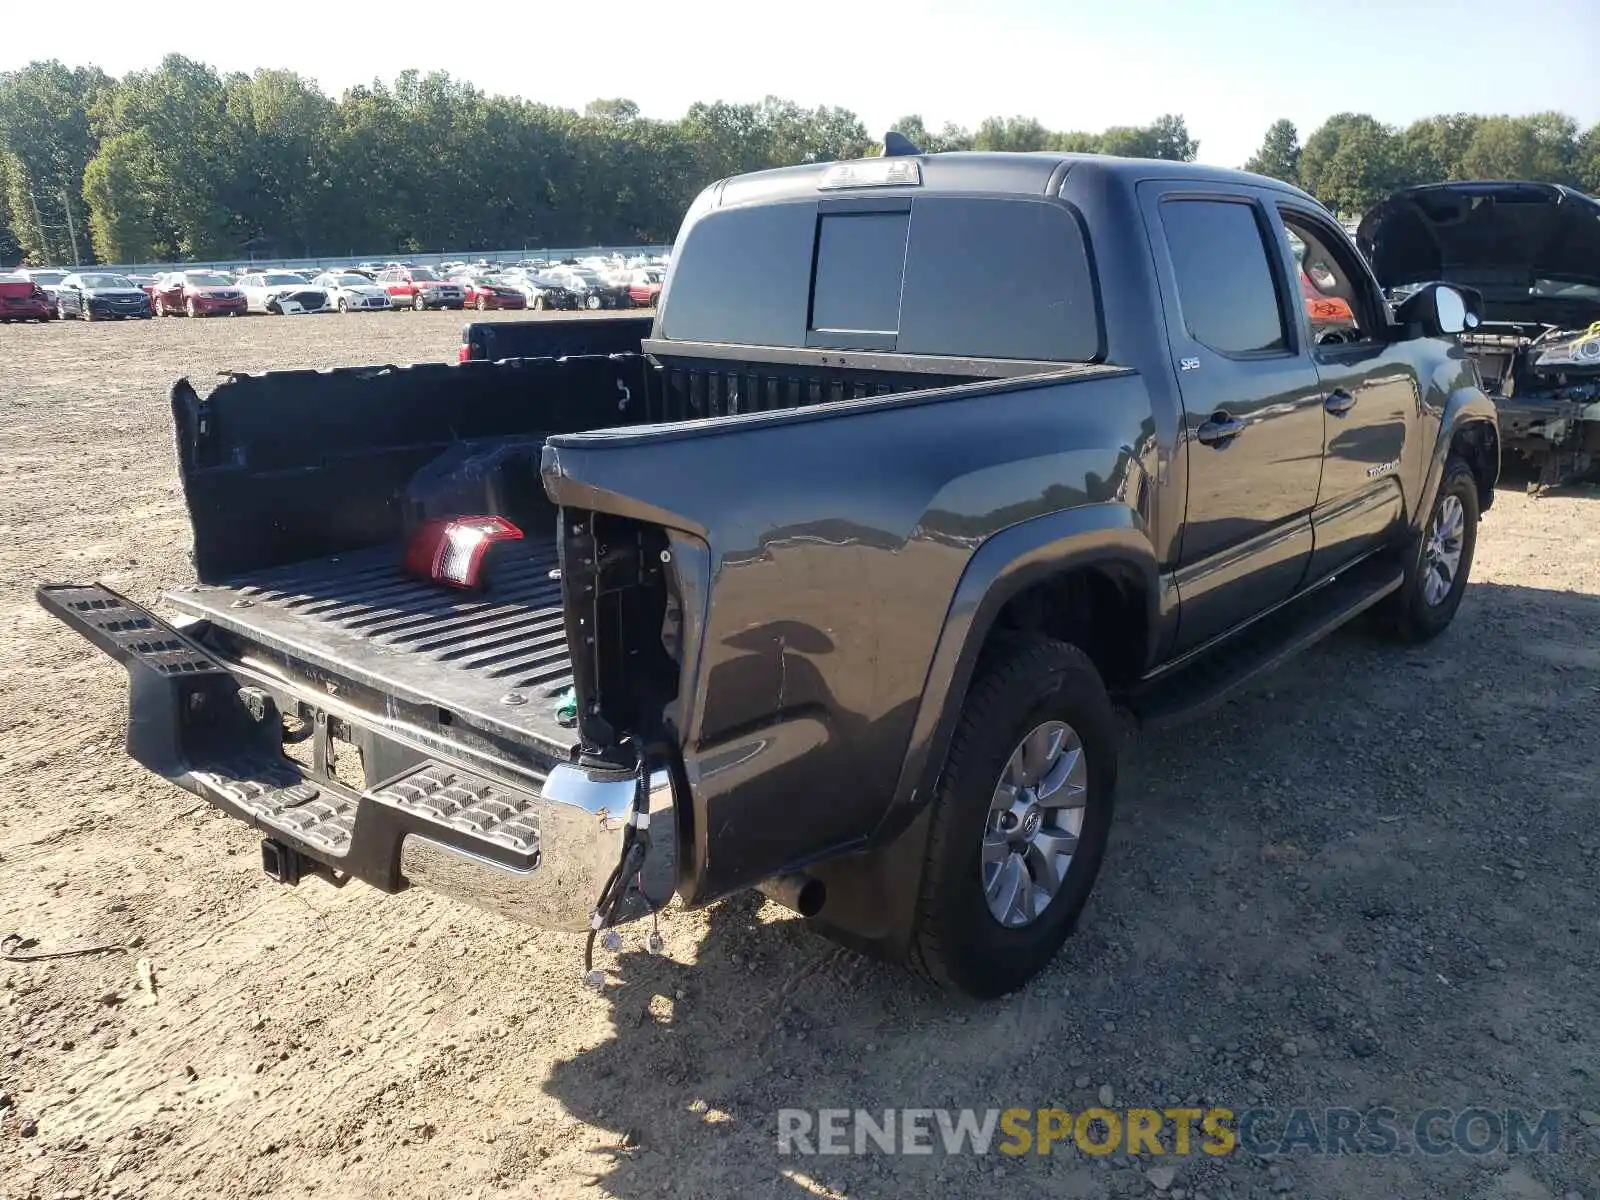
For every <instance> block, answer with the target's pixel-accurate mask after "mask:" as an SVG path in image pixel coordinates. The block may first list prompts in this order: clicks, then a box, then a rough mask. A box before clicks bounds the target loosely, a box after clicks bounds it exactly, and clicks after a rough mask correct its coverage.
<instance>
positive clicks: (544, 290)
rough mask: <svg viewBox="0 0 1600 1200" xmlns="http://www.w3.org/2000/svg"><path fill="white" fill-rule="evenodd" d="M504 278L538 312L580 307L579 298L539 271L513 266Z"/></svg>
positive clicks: (528, 305)
mask: <svg viewBox="0 0 1600 1200" xmlns="http://www.w3.org/2000/svg"><path fill="white" fill-rule="evenodd" d="M501 278H502V279H504V280H505V281H506V283H508V284H510V285H511V286H512V287H514V288H516V289H517V290H518V291H519V292H521V293H522V297H523V300H524V301H525V302H526V304H527V307H529V308H531V309H534V310H535V311H537V312H543V311H544V310H545V309H551V308H555V309H568V308H577V307H578V298H577V297H576V296H574V295H573V294H572V293H571V292H570V291H568V290H567V289H566V288H565V287H563V286H562V285H561V284H559V283H557V282H556V281H555V280H554V279H551V278H549V277H548V276H546V275H542V274H540V273H539V272H537V271H531V270H526V269H524V268H522V267H513V268H512V269H511V270H510V271H508V272H506V273H505V274H504V275H503V276H501Z"/></svg>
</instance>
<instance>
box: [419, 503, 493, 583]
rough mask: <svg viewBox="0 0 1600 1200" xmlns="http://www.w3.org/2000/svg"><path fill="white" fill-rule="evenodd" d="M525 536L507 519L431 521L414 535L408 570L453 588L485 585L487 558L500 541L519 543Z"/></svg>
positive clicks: (480, 518)
mask: <svg viewBox="0 0 1600 1200" xmlns="http://www.w3.org/2000/svg"><path fill="white" fill-rule="evenodd" d="M521 537H522V530H520V529H518V528H517V527H516V526H515V525H513V524H512V523H511V522H510V521H508V520H506V519H505V518H504V517H451V518H449V519H448V520H442V521H429V522H427V523H426V524H425V525H422V526H421V527H419V528H418V529H417V531H416V533H414V534H412V535H411V541H410V544H409V545H407V547H406V561H405V569H406V572H407V573H408V574H411V575H415V576H417V577H418V578H419V579H431V580H433V581H434V582H435V583H443V584H446V585H448V586H450V587H458V588H475V587H479V586H481V578H482V573H483V559H484V555H485V554H487V553H488V551H489V547H490V546H492V545H494V544H495V543H496V542H515V541H518V540H520V539H521Z"/></svg>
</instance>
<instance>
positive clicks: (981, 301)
mask: <svg viewBox="0 0 1600 1200" xmlns="http://www.w3.org/2000/svg"><path fill="white" fill-rule="evenodd" d="M914 215H915V219H914V220H913V221H912V225H911V246H910V249H909V251H908V252H907V254H906V286H905V299H904V301H903V302H902V306H901V312H900V343H899V346H898V347H897V348H898V349H899V350H901V351H904V352H905V353H908V354H955V355H963V356H971V357H973V358H1028V359H1039V360H1043V361H1057V362H1088V361H1089V360H1091V359H1094V358H1097V357H1098V356H1099V354H1100V317H1099V310H1098V308H1097V306H1096V304H1095V290H1094V270H1093V267H1092V266H1091V265H1090V262H1089V248H1088V245H1087V243H1086V242H1085V241H1084V237H1083V230H1082V229H1081V228H1080V227H1079V225H1078V221H1077V218H1076V217H1075V216H1073V214H1072V213H1071V212H1069V211H1068V210H1067V209H1064V208H1062V207H1060V206H1059V205H1055V204H1045V203H1042V202H1040V201H1034V200H985V199H972V198H968V197H960V196H928V197H923V198H921V199H919V200H918V201H917V202H916V207H915V210H914Z"/></svg>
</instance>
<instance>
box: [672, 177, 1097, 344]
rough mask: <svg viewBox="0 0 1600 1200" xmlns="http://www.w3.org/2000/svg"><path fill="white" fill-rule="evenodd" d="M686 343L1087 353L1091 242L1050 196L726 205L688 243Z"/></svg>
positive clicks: (681, 320)
mask: <svg viewBox="0 0 1600 1200" xmlns="http://www.w3.org/2000/svg"><path fill="white" fill-rule="evenodd" d="M661 332H662V336H663V337H665V338H667V339H669V340H673V341H686V342H724V343H733V344H736V345H753V346H777V347H796V348H798V347H804V346H813V347H825V348H828V349H857V350H879V351H898V352H901V353H908V354H919V355H955V356H961V357H971V358H1010V359H1033V360H1041V361H1063V362H1083V361H1089V360H1092V359H1094V358H1096V357H1098V355H1099V354H1100V347H1101V331H1100V320H1099V313H1098V309H1097V306H1096V302H1095V288H1094V277H1093V272H1092V269H1091V266H1090V261H1089V250H1088V246H1087V244H1086V242H1085V240H1084V235H1083V231H1082V228H1081V226H1080V224H1079V222H1078V220H1077V218H1076V216H1075V215H1074V214H1073V213H1072V212H1071V211H1070V210H1069V209H1067V208H1065V207H1063V206H1061V205H1058V204H1053V203H1049V202H1047V201H1044V200H1042V199H1040V200H1033V199H1028V198H1019V197H1008V198H990V197H974V196H944V195H923V196H917V197H915V198H912V199H906V198H899V197H896V198H888V199H885V200H883V201H881V202H880V201H875V200H845V199H841V200H823V201H821V202H818V201H815V200H807V201H802V202H797V203H788V204H774V205H763V206H749V207H743V208H734V209H728V210H724V211H717V212H712V213H710V214H708V215H707V216H705V217H704V218H702V219H701V220H700V221H698V222H697V223H696V224H695V225H694V226H692V227H691V229H690V231H689V234H688V237H687V238H686V239H685V240H684V243H683V245H682V246H680V248H679V250H678V254H677V262H676V264H675V266H674V273H673V278H672V286H671V289H670V291H669V293H668V298H667V303H666V307H665V308H664V310H663V312H662V331H661Z"/></svg>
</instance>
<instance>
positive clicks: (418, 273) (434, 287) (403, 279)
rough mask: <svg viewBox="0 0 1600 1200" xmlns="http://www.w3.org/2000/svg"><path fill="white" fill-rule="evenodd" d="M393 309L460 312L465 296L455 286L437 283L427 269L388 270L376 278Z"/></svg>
mask: <svg viewBox="0 0 1600 1200" xmlns="http://www.w3.org/2000/svg"><path fill="white" fill-rule="evenodd" d="M377 281H378V283H380V284H382V285H383V287H384V289H385V290H386V291H387V292H388V293H389V302H390V303H391V304H393V305H394V306H395V307H396V308H414V309H416V310H417V311H418V312H421V311H422V310H423V309H425V308H457V309H458V308H460V307H461V306H462V305H463V304H465V303H466V295H465V293H464V292H463V291H462V288H461V285H460V284H459V283H451V282H449V281H448V280H445V279H440V278H439V276H438V274H437V273H436V272H435V271H434V270H433V269H432V268H431V267H404V266H391V267H389V268H388V269H387V270H384V271H382V272H380V273H379V275H378V280H377Z"/></svg>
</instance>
